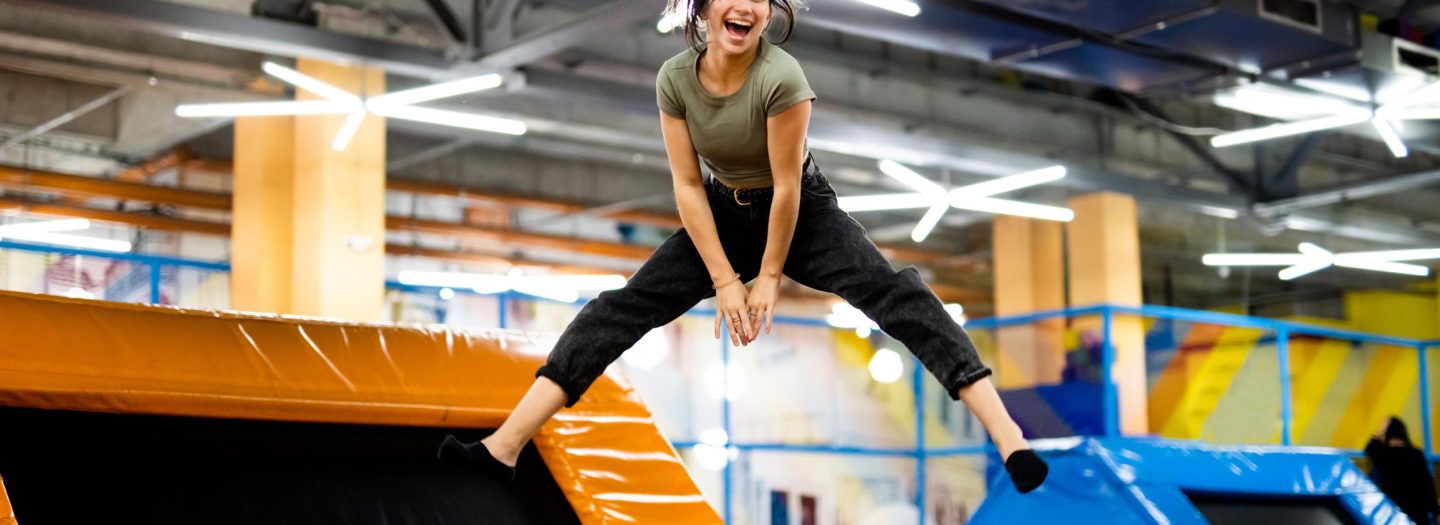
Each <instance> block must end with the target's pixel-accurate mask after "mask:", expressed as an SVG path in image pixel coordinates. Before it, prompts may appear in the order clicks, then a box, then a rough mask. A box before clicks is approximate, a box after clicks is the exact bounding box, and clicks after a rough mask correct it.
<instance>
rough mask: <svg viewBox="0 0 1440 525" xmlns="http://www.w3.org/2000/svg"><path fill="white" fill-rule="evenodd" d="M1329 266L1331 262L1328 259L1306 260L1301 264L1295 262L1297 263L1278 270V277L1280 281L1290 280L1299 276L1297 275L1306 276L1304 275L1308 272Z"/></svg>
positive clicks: (1308, 273)
mask: <svg viewBox="0 0 1440 525" xmlns="http://www.w3.org/2000/svg"><path fill="white" fill-rule="evenodd" d="M1330 266H1331V262H1330V261H1324V262H1306V263H1303V264H1297V265H1295V266H1290V267H1288V268H1285V269H1284V270H1280V274H1279V277H1280V280H1282V281H1289V280H1292V279H1296V278H1299V277H1303V276H1306V275H1310V274H1312V273H1315V272H1318V271H1320V270H1324V269H1326V268H1329V267H1330Z"/></svg>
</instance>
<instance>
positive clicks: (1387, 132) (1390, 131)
mask: <svg viewBox="0 0 1440 525" xmlns="http://www.w3.org/2000/svg"><path fill="white" fill-rule="evenodd" d="M1370 124H1371V125H1373V126H1375V131H1376V132H1377V133H1379V134H1380V138H1381V139H1382V140H1384V141H1385V146H1387V147H1389V148H1390V154H1392V155H1395V156H1396V157H1404V156H1406V155H1409V154H1410V149H1409V148H1406V147H1405V141H1403V140H1400V134H1399V133H1396V132H1395V128H1394V127H1392V126H1391V125H1390V122H1389V121H1387V120H1385V118H1384V117H1375V118H1372V119H1370Z"/></svg>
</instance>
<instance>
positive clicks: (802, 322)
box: [0, 240, 1440, 525]
mask: <svg viewBox="0 0 1440 525" xmlns="http://www.w3.org/2000/svg"><path fill="white" fill-rule="evenodd" d="M0 249H11V250H20V251H28V252H40V253H51V254H60V255H82V256H86V257H97V258H106V259H115V260H123V261H129V262H135V263H140V264H145V265H148V269H149V272H150V302H151V303H159V302H160V300H161V294H160V281H161V271H160V270H161V268H162V267H164V266H175V267H182V268H194V269H200V270H206V271H211V272H227V273H228V272H229V271H230V265H229V264H228V263H225V262H215V261H201V260H195V259H185V258H179V257H170V256H163V255H149V254H140V253H111V252H103V251H97V250H86V249H77V248H62V247H55V246H47V245H40V244H31V243H23V242H14V241H8V240H0ZM385 284H386V288H389V289H394V290H401V291H406V292H414V293H425V294H431V293H435V292H436V291H437V290H438V288H435V287H423V286H411V285H405V284H401V283H399V282H395V281H387V282H386V283H385ZM455 291H456V293H467V294H474V292H472V291H469V290H455ZM492 295H496V296H498V299H499V301H500V308H499V315H498V319H497V323H498V326H499V327H500V328H508V324H509V319H508V316H507V314H506V311H507V310H508V305H509V303H510V301H511V300H515V299H524V300H531V301H548V299H543V298H539V297H532V296H528V295H524V294H518V293H514V292H506V293H501V294H492ZM576 304H577V305H578V304H579V303H576ZM686 315H695V316H705V317H713V316H714V315H715V311H714V310H713V309H702V308H696V309H693V310H691V311H690V312H689V313H687V314H686ZM1092 316H1099V317H1100V320H1101V347H1100V354H1101V370H1102V372H1101V384H1102V392H1103V395H1102V402H1103V404H1104V406H1103V412H1102V414H1103V417H1104V434H1103V435H1104V437H1106V438H1115V437H1120V418H1119V400H1118V396H1117V391H1116V387H1115V384H1114V381H1113V379H1112V378H1111V377H1110V374H1111V368H1112V365H1113V363H1114V361H1115V348H1114V345H1113V344H1112V338H1113V337H1112V333H1111V332H1112V330H1113V327H1114V321H1115V318H1116V317H1117V316H1131V317H1152V318H1156V319H1165V320H1172V321H1182V322H1190V323H1205V324H1216V325H1224V326H1234V327H1242V328H1255V329H1261V330H1268V331H1272V332H1274V334H1275V347H1276V359H1277V360H1278V363H1277V365H1278V368H1277V370H1278V371H1279V373H1278V376H1279V377H1278V378H1277V381H1278V383H1279V385H1280V423H1281V427H1280V428H1281V431H1280V443H1281V445H1282V446H1289V445H1291V444H1292V423H1293V421H1292V420H1293V417H1294V416H1293V413H1292V406H1291V404H1292V400H1291V393H1290V375H1289V374H1288V373H1287V372H1288V371H1289V370H1290V351H1289V346H1290V345H1289V342H1290V337H1291V336H1292V335H1309V336H1316V337H1327V338H1332V339H1344V340H1349V341H1354V342H1359V343H1374V344H1382V345H1390V346H1398V347H1406V348H1413V349H1414V350H1415V351H1416V353H1417V354H1418V360H1419V370H1418V375H1419V385H1420V393H1419V395H1420V412H1421V429H1422V430H1421V432H1423V434H1424V449H1425V454H1426V455H1427V456H1428V457H1430V459H1431V461H1436V460H1437V459H1440V458H1437V456H1436V454H1435V451H1434V443H1432V441H1433V440H1432V437H1431V432H1430V431H1431V424H1432V422H1431V413H1430V385H1429V381H1427V378H1428V377H1429V367H1428V364H1427V363H1426V359H1425V357H1426V354H1427V352H1428V351H1430V350H1431V349H1433V348H1437V347H1440V339H1437V340H1431V341H1422V340H1417V339H1407V338H1402V337H1392V336H1386V335H1378V334H1370V333H1365V332H1357V331H1353V330H1341V329H1336V328H1329V327H1324V326H1316V325H1308V324H1303V323H1295V322H1289V321H1277V320H1273V319H1265V318H1260V317H1249V316H1242V315H1234V314H1224V313H1217V312H1209V311H1203V310H1192V309H1187V308H1176V307H1171V306H1154V305H1143V306H1125V305H1114V304H1098V305H1089V306H1079V307H1070V308H1063V309H1055V310H1043V311H1037V312H1033V313H1029V314H1022V315H1010V316H1002V317H991V318H984V319H971V320H969V321H968V322H967V323H966V325H965V326H966V328H970V329H996V328H1003V327H1008V326H1020V325H1027V324H1032V323H1034V322H1036V321H1043V320H1048V319H1057V318H1074V317H1092ZM775 322H776V323H779V324H789V325H798V326H810V327H825V328H829V327H830V326H829V325H828V324H827V323H826V322H825V321H824V320H821V319H812V318H806V317H795V316H775ZM720 356H721V357H720V361H721V367H722V369H724V370H728V369H729V366H730V342H729V340H728V339H721V341H720ZM908 361H909V362H910V367H911V374H910V387H911V391H912V393H913V396H914V410H915V446H914V448H871V447H859V446H843V445H816V444H808V445H798V444H788V443H737V442H733V441H732V442H731V443H729V444H728V446H729V447H730V448H733V449H736V450H739V451H778V452H792V453H818V454H835V455H855V456H871V457H899V458H910V459H913V460H915V461H916V469H915V483H916V485H915V500H914V503H915V506H916V507H917V508H918V509H919V521H918V523H920V524H921V525H923V524H924V523H925V507H926V500H925V492H926V488H925V484H926V472H925V462H926V460H927V459H929V458H941V457H953V456H966V455H982V454H987V453H988V452H989V451H990V450H991V449H992V448H993V447H990V446H989V445H985V446H967V447H949V448H929V447H928V445H927V444H926V442H925V432H924V428H925V423H926V421H925V410H924V379H925V372H924V368H923V367H921V366H919V365H918V363H916V362H915V360H914V358H913V357H910V358H909V359H908ZM725 394H726V395H722V396H721V409H720V413H721V425H722V429H723V430H724V431H725V435H726V436H730V435H731V430H732V428H731V417H730V416H731V411H730V408H731V407H730V399H729V396H728V391H726V392H725ZM696 444H697V443H694V442H684V441H679V442H675V443H674V446H675V447H677V448H682V447H688V446H693V445H696ZM721 475H722V476H723V479H724V486H725V488H724V502H723V505H722V507H723V508H722V509H721V511H722V514H723V515H724V518H725V522H726V523H730V522H732V521H733V520H732V517H733V512H734V498H733V493H734V487H733V478H734V475H733V472H732V470H731V465H730V462H727V463H726V465H725V468H724V470H723V471H722V474H721Z"/></svg>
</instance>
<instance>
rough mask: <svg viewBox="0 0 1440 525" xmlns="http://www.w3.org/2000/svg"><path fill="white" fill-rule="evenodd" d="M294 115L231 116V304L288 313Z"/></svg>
mask: <svg viewBox="0 0 1440 525" xmlns="http://www.w3.org/2000/svg"><path fill="white" fill-rule="evenodd" d="M294 151H295V119H294V118H293V117H243V118H237V119H235V162H234V168H233V169H234V178H233V179H232V184H233V186H234V187H233V188H232V192H233V193H232V195H234V198H233V202H232V204H231V215H232V216H233V217H232V221H231V225H230V307H231V308H234V309H237V310H247V311H252V312H274V313H289V312H291V311H292V310H291V308H290V280H291V268H290V266H291V260H292V258H293V257H294V256H293V254H292V244H293V242H294V241H293V236H292V235H291V229H292V228H293V225H294V222H295V218H294V213H293V212H294V193H295V191H294V183H295V156H294Z"/></svg>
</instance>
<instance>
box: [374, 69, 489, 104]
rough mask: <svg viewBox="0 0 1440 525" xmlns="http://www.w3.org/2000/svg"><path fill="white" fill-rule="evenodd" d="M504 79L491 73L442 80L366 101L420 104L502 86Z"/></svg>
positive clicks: (377, 96)
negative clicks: (446, 80) (447, 80)
mask: <svg viewBox="0 0 1440 525" xmlns="http://www.w3.org/2000/svg"><path fill="white" fill-rule="evenodd" d="M504 81H505V79H504V78H503V77H501V76H500V75H499V74H497V73H491V74H488V75H480V76H478V77H470V78H462V79H460V80H452V81H449V82H441V83H439V84H431V85H429V86H423V87H418V88H413V89H406V90H403V91H396V92H393V93H386V94H384V95H376V96H373V97H370V98H369V99H368V100H366V101H365V102H366V104H367V105H369V104H375V103H380V104H393V105H397V106H408V105H412V104H420V103H422V102H430V101H432V100H439V99H442V98H450V97H454V96H458V95H464V94H467V93H475V92H477V91H485V90H488V89H495V88H497V87H500V84H501V83H503V82H504Z"/></svg>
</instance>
